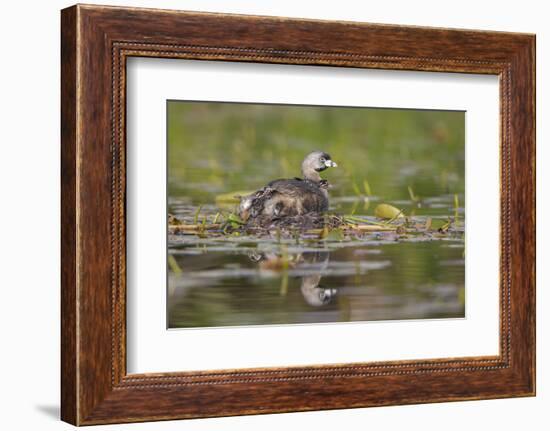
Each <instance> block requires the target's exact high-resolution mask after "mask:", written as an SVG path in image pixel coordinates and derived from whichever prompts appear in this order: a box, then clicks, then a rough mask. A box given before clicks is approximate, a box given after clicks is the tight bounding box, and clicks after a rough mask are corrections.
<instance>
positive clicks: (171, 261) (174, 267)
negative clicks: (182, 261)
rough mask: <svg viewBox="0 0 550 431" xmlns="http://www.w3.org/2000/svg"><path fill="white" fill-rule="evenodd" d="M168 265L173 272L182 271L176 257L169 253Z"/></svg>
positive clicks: (178, 272) (179, 272)
mask: <svg viewBox="0 0 550 431" xmlns="http://www.w3.org/2000/svg"><path fill="white" fill-rule="evenodd" d="M168 266H170V269H171V270H172V272H173V273H174V274H181V273H182V272H183V271H182V270H181V268H180V266H179V265H178V262H177V261H176V258H175V257H174V256H173V255H171V254H169V255H168Z"/></svg>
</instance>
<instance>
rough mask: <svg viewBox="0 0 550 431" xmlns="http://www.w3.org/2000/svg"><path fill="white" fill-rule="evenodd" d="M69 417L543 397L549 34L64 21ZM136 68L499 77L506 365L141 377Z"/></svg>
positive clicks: (79, 13)
mask: <svg viewBox="0 0 550 431" xmlns="http://www.w3.org/2000/svg"><path fill="white" fill-rule="evenodd" d="M61 49H62V56H61V58H62V63H61V72H62V76H61V79H62V81H61V82H62V93H61V107H62V112H61V122H62V134H61V138H62V148H61V161H62V163H61V165H62V166H61V167H62V181H61V191H62V216H61V217H62V218H61V227H62V247H61V253H62V286H61V288H62V295H61V306H62V307H61V308H62V325H61V335H62V337H61V339H62V345H61V353H62V355H61V358H62V361H61V366H62V369H61V376H62V377H61V388H62V391H61V417H62V419H63V420H64V421H67V422H69V423H72V424H75V425H90V424H104V423H116V422H137V421H151V420H165V419H179V418H195V417H212V416H230V415H241V414H257V413H274V412H290V411H307V410H321V409H341V408H352V407H367V406H383V405H394V404H413V403H427V402H442V401H456V400H474V399H488V398H503V397H515V396H533V395H534V394H535V37H534V35H529V34H514V33H500V32H488V31H470V30H449V29H439V28H423V27H403V26H392V25H376V24H363V23H353V22H330V21H313V20H297V19H286V18H274V17H254V16H240V15H219V14H212V13H196V12H178V11H166V10H152V9H151V10H148V9H133V8H119V7H103V6H83V5H77V6H73V7H70V8H68V9H64V10H63V11H62V26H61ZM130 56H145V57H163V58H184V59H197V60H205V61H208V60H223V61H240V62H259V63H260V62H261V63H284V64H300V65H331V66H342V67H354V68H374V69H392V70H413V71H442V72H461V73H477V74H493V75H498V76H499V77H500V107H501V111H500V119H501V124H500V127H501V144H500V145H501V198H500V202H501V219H500V223H501V230H500V235H501V236H500V238H501V250H500V255H501V260H500V354H499V355H498V356H494V357H493V356H491V357H460V358H442V359H431V360H413V361H397V362H396V361H392V362H379V363H353V364H338V365H327V366H303V367H287V368H266V369H238V370H226V371H221V372H220V371H209V370H205V371H203V372H179V373H157V374H129V375H128V374H127V372H126V350H125V337H126V326H125V325H126V321H125V306H126V303H125V298H126V284H125V269H126V267H125V264H126V262H125V190H126V176H125V151H126V147H125V143H126V140H125V91H126V88H125V83H126V80H125V76H126V75H125V73H126V72H125V65H126V59H127V58H128V57H130Z"/></svg>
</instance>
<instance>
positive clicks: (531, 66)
mask: <svg viewBox="0 0 550 431" xmlns="http://www.w3.org/2000/svg"><path fill="white" fill-rule="evenodd" d="M61 17H62V26H61V49H62V64H61V71H62V94H61V102H62V103H61V107H62V112H61V118H62V152H61V164H62V183H61V191H62V286H61V289H62V325H61V330H62V345H61V351H62V364H61V366H62V382H61V396H62V399H61V415H62V419H63V420H64V421H67V422H69V423H72V424H75V425H92V424H106V423H120V422H138V421H153V420H167V419H180V418H197V417H213V416H229V415H242V414H258V413H274V412H290V411H307V410H322V409H341V408H353V407H369V406H383V405H396V404H413V403H430V402H442V401H456V400H475V399H490V398H502V397H517V396H533V395H534V394H535V171H534V170H535V107H534V100H535V76H534V73H535V36H534V35H530V34H517V33H504V32H502V33H501V32H487V31H473V30H451V29H440V28H423V27H403V26H392V25H379V24H366V23H354V22H331V21H314V20H297V19H287V18H276V17H255V16H240V15H220V14H212V13H196V12H179V11H168V10H152V9H134V8H119V7H104V6H93V5H77V6H73V7H70V8H68V9H64V10H63V11H62V14H61Z"/></svg>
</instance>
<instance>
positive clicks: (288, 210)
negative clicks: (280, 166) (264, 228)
mask: <svg viewBox="0 0 550 431" xmlns="http://www.w3.org/2000/svg"><path fill="white" fill-rule="evenodd" d="M335 166H337V164H336V163H334V162H333V161H332V159H331V158H330V155H328V154H327V153H325V152H323V151H314V152H312V153H310V154H308V155H307V156H306V158H305V159H304V161H303V162H302V176H303V178H293V179H281V180H274V181H271V182H270V183H268V184H267V185H266V186H265V187H263V188H262V189H260V190H258V191H257V192H255V193H252V194H251V195H248V196H244V197H241V202H240V205H239V215H240V217H241V218H242V219H243V220H245V221H246V220H248V219H250V218H251V219H254V218H256V217H259V216H268V217H285V216H300V215H303V214H309V213H322V212H326V211H327V210H328V188H329V184H328V182H327V181H326V180H323V179H321V176H320V175H319V172H321V171H324V170H325V169H327V168H329V167H335Z"/></svg>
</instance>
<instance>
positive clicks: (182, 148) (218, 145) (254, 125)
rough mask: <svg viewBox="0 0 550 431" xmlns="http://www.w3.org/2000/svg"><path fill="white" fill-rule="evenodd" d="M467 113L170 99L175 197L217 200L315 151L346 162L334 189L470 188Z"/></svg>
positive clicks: (293, 166) (284, 172)
mask: <svg viewBox="0 0 550 431" xmlns="http://www.w3.org/2000/svg"><path fill="white" fill-rule="evenodd" d="M464 118H465V116H464V112H457V111H424V110H406V109H376V108H344V107H313V106H290V105H258V104H235V103H202V102H179V101H169V102H168V151H169V157H168V166H169V170H168V172H169V195H170V196H171V197H172V196H181V195H184V196H188V197H191V198H192V200H193V203H208V202H212V201H213V198H215V195H216V194H220V193H226V192H230V191H232V190H249V189H258V188H260V187H262V186H263V185H265V184H266V183H267V182H268V181H270V180H272V179H276V178H292V177H294V176H299V175H300V164H301V161H302V159H303V158H304V156H305V155H306V154H307V153H309V152H310V151H313V150H316V149H320V150H323V151H326V152H328V153H329V154H331V156H332V158H333V160H334V161H336V162H337V163H338V168H336V169H329V170H327V171H325V172H324V173H323V174H322V176H323V177H325V178H327V179H328V180H329V181H330V183H331V184H333V185H334V186H335V187H334V188H333V189H332V190H331V196H334V197H338V196H350V195H355V194H356V193H357V190H358V189H359V190H360V191H361V192H363V191H364V183H365V180H366V181H367V182H368V186H369V187H370V191H371V193H372V194H374V195H376V196H378V197H381V198H383V199H384V200H396V199H406V198H408V197H409V191H408V186H410V187H411V188H412V190H413V191H414V193H415V194H417V195H420V196H424V197H428V196H439V195H441V194H445V193H452V194H454V193H458V194H463V193H464Z"/></svg>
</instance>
